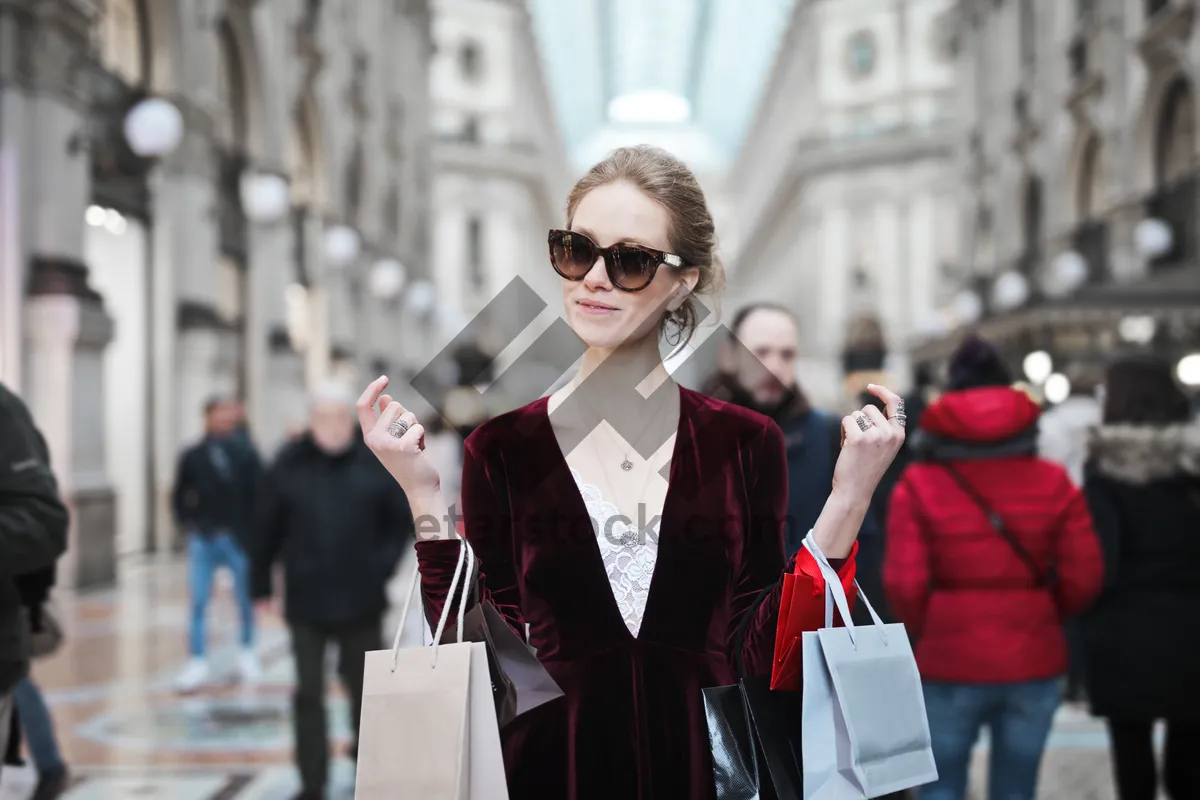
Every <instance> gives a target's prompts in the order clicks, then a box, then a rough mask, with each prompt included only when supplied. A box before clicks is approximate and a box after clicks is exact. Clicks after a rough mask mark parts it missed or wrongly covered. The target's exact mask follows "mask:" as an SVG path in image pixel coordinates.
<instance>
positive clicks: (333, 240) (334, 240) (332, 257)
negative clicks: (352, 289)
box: [325, 225, 362, 268]
mask: <svg viewBox="0 0 1200 800" xmlns="http://www.w3.org/2000/svg"><path fill="white" fill-rule="evenodd" d="M361 250H362V241H361V240H360V239H359V238H358V231H356V230H354V228H351V227H350V226H349V225H334V226H333V227H331V228H328V229H327V230H326V231H325V258H326V259H328V261H329V264H330V266H333V267H336V268H341V267H347V266H349V265H350V264H353V263H354V262H355V260H357V259H358V254H359V253H360V252H361Z"/></svg>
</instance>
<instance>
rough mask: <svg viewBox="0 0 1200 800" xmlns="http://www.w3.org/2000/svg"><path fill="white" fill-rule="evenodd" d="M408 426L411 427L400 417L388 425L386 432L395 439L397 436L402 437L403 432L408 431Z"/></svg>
mask: <svg viewBox="0 0 1200 800" xmlns="http://www.w3.org/2000/svg"><path fill="white" fill-rule="evenodd" d="M410 427H412V426H411V425H409V424H408V423H407V422H405V421H404V420H402V419H398V420H396V421H395V422H393V423H392V424H391V425H388V433H390V434H391V435H392V436H395V437H396V438H397V439H399V438H401V437H403V436H404V434H406V433H408V429H409V428H410Z"/></svg>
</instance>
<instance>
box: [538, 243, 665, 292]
mask: <svg viewBox="0 0 1200 800" xmlns="http://www.w3.org/2000/svg"><path fill="white" fill-rule="evenodd" d="M600 256H603V257H604V269H605V271H607V272H608V279H609V280H610V281H612V284H613V286H615V287H617V288H618V289H621V290H622V291H626V292H638V291H641V290H642V289H645V288H646V287H647V286H649V285H650V282H651V281H653V280H654V275H655V273H657V272H658V268H659V267H660V266H661V265H663V264H667V265H668V266H672V267H682V266H683V259H682V258H680V257H679V256H677V255H675V254H673V253H664V252H663V251H662V250H655V249H654V248H653V247H642V246H641V245H639V244H614V245H613V246H612V247H601V246H600V245H598V244H596V243H595V242H593V241H592V240H591V239H590V238H588V237H587V236H585V235H583V234H582V233H579V232H578V231H559V230H552V231H550V265H551V266H553V267H554V271H555V272H557V273H558V274H559V275H561V276H563V277H564V278H566V279H567V280H569V281H581V280H583V278H584V276H585V275H587V274H588V272H590V271H591V269H592V265H593V264H595V263H596V259H597V258H598V257H600Z"/></svg>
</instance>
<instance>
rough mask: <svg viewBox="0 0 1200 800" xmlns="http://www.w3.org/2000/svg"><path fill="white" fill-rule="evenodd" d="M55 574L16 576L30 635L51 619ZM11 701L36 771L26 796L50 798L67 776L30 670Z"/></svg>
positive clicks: (44, 627)
mask: <svg viewBox="0 0 1200 800" xmlns="http://www.w3.org/2000/svg"><path fill="white" fill-rule="evenodd" d="M56 578H57V569H56V567H55V566H54V565H51V566H49V567H46V568H44V569H40V570H37V571H35V572H30V573H27V574H25V575H20V576H18V577H17V579H16V584H17V590H18V591H19V592H20V593H21V602H22V603H24V605H25V613H26V616H27V619H28V621H29V629H30V633H31V635H35V636H36V635H37V634H39V633H43V632H44V631H46V630H48V629H49V626H50V624H51V620H50V619H49V618H48V611H47V609H46V603H47V601H48V600H49V599H50V591H51V589H52V588H53V586H54V583H55V580H56ZM13 701H14V703H15V704H16V709H17V715H18V716H19V717H20V722H21V725H20V730H21V734H22V736H23V737H24V739H25V744H26V746H27V748H28V750H29V755H30V758H32V760H33V765H34V767H35V768H36V769H37V775H38V781H37V785H36V786H35V788H34V791H33V794H32V795H30V798H29V800H53V798H56V797H59V796H60V795H62V793H63V792H65V791H66V790H67V783H68V777H69V776H68V772H67V766H66V764H65V763H64V761H63V757H62V753H61V751H60V750H59V746H58V737H57V735H56V734H55V730H54V718H53V716H52V715H51V713H50V709H49V707H48V706H47V705H46V698H45V697H43V696H42V690H41V689H40V688H39V687H38V685H37V683H36V682H35V681H34V679H33V673H32V672H30V674H28V675H26V676H25V677H24V678H23V679H22V680H21V682H20V683H18V684H17V686H16V688H15V689H14V690H13Z"/></svg>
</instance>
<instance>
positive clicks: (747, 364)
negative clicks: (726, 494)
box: [704, 303, 883, 596]
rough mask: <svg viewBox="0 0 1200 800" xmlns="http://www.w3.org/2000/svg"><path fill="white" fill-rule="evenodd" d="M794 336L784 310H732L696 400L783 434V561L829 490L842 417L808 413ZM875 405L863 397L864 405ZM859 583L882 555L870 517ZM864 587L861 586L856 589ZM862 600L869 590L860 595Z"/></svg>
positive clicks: (767, 306)
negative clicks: (716, 403)
mask: <svg viewBox="0 0 1200 800" xmlns="http://www.w3.org/2000/svg"><path fill="white" fill-rule="evenodd" d="M799 352H800V333H799V330H798V329H797V326H796V318H795V316H794V315H793V314H792V312H791V311H789V310H788V309H787V308H786V307H784V306H781V305H777V304H774V303H753V304H751V305H747V306H744V307H742V308H740V309H739V310H738V311H737V313H735V314H734V315H733V318H732V319H731V320H730V325H729V338H728V339H727V340H726V341H724V342H722V343H721V352H720V359H721V364H720V368H719V369H718V371H717V373H716V374H715V375H713V376H712V377H711V378H710V379H709V380H708V382H707V383H706V384H705V386H704V393H705V394H707V395H709V396H711V397H715V398H717V399H718V400H724V401H726V402H729V403H733V404H734V405H738V406H741V407H743V408H749V409H751V410H753V411H757V412H758V413H760V414H763V415H764V416H767V417H770V418H771V419H772V420H774V421H775V422H776V423H777V424H778V425H779V427H780V428H781V429H782V430H783V436H784V445H785V447H786V449H787V472H788V476H787V483H788V516H787V530H786V537H785V541H784V547H785V555H787V556H788V557H789V558H790V557H791V556H792V555H794V554H795V553H796V551H798V550H799V549H800V545H801V543H802V542H803V541H804V537H805V535H807V534H808V532H809V530H811V529H812V526H813V524H814V523H815V522H816V521H817V517H818V516H820V514H821V509H822V508H824V507H825V501H826V500H828V499H829V492H830V490H831V489H832V484H833V467H834V464H835V463H837V458H838V452H839V449H840V446H841V436H842V434H841V430H842V427H841V426H842V418H841V417H840V416H835V415H834V414H831V413H828V412H826V411H823V410H820V409H816V408H813V407H812V405H811V404H810V403H809V400H808V397H807V396H806V395H805V393H804V390H803V389H802V388H801V386H800V384H799V381H798V379H797V376H796V357H797V355H798V354H799ZM876 400H877V398H875V396H874V395H871V401H872V402H871V405H875V404H876V402H875V401H876ZM858 546H859V552H858V575H859V576H860V580H862V579H867V580H868V581H869V576H870V575H872V574H875V575H878V571H879V566H880V564H881V562H882V557H883V552H882V551H883V548H882V543H881V542H880V537H879V531H878V530H877V529H876V527H875V524H874V520H873V518H872V517H871V515H870V513H868V514H867V516H866V519H865V520H864V521H863V524H862V528H861V530H860V531H859V537H858ZM864 585H865V584H864ZM866 591H867V592H868V596H869V593H870V587H868V588H867V589H866Z"/></svg>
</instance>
